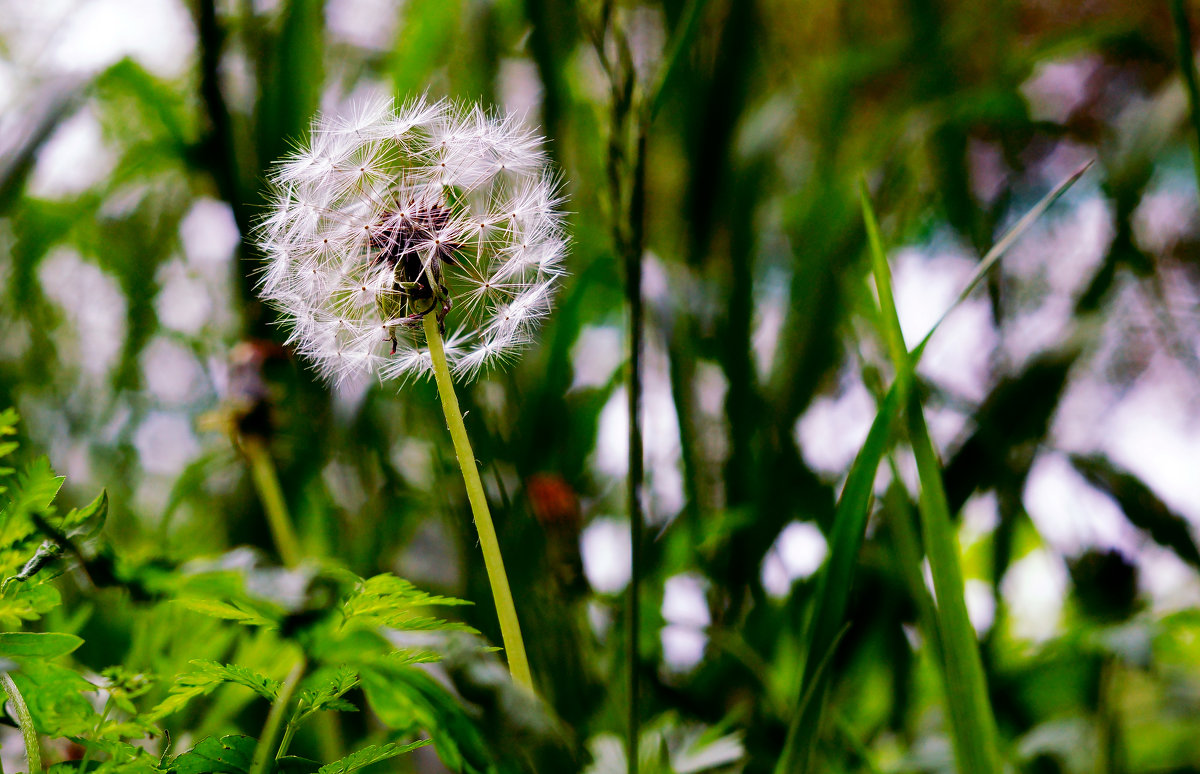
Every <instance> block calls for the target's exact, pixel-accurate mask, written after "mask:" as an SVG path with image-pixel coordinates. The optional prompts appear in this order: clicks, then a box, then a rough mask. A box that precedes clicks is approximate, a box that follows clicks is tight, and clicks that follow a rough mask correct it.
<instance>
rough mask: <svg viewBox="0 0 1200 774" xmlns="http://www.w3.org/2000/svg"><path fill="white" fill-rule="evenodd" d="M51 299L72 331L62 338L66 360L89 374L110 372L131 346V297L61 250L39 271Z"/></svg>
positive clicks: (93, 267) (98, 271)
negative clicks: (128, 344)
mask: <svg viewBox="0 0 1200 774" xmlns="http://www.w3.org/2000/svg"><path fill="white" fill-rule="evenodd" d="M38 279H39V280H40V281H41V284H42V290H43V292H44V293H45V294H46V296H47V297H48V298H50V299H51V300H52V301H54V302H55V303H57V304H58V305H59V306H61V307H62V309H63V312H64V314H65V315H66V318H67V320H68V321H70V323H71V325H70V328H68V329H65V330H61V331H60V332H59V341H58V344H59V347H60V359H62V360H64V361H67V362H75V363H78V364H79V366H80V367H81V368H82V369H83V371H84V373H87V374H89V375H91V376H95V377H100V376H103V375H105V374H107V373H108V372H109V370H110V369H111V368H112V367H113V366H114V365H115V364H116V362H117V358H119V357H120V354H121V348H122V347H123V346H124V344H125V328H126V304H125V294H124V293H122V292H121V288H120V286H119V285H118V284H117V281H116V280H115V279H113V278H112V277H110V276H109V275H108V274H106V273H105V272H104V271H103V270H102V269H101V268H100V267H99V266H97V265H95V264H94V263H90V262H89V261H86V260H84V259H83V257H82V256H81V255H79V253H77V252H75V251H74V250H73V249H71V248H67V247H59V248H55V249H54V250H53V251H51V253H50V254H49V255H48V256H47V257H46V258H45V259H44V260H43V261H42V263H41V266H39V267H38Z"/></svg>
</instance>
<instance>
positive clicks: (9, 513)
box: [0, 457, 64, 548]
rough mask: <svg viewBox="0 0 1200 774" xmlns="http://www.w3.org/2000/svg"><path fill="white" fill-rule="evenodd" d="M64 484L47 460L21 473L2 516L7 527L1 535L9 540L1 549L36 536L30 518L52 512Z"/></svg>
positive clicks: (9, 495) (34, 464)
mask: <svg viewBox="0 0 1200 774" xmlns="http://www.w3.org/2000/svg"><path fill="white" fill-rule="evenodd" d="M63 480H64V479H63V477H62V476H56V475H54V471H53V470H51V469H50V461H49V460H48V459H46V458H45V457H38V458H37V459H36V460H34V461H33V462H32V463H30V465H29V467H27V468H26V469H25V470H23V471H21V473H20V474H19V475H18V476H17V482H16V484H14V485H13V486H12V491H11V492H10V493H9V494H8V503H7V505H6V506H5V507H4V508H3V510H2V512H0V524H2V525H3V527H4V529H3V530H2V531H0V532H2V533H3V535H4V537H5V544H4V545H3V546H0V548H8V547H10V546H14V545H16V544H17V543H18V542H20V541H21V540H24V539H25V538H26V537H28V536H29V535H31V534H33V532H34V526H33V522H32V521H31V520H29V518H28V517H27V514H29V513H43V512H45V511H47V510H49V508H50V505H51V504H52V503H53V502H54V498H55V496H56V495H58V490H59V489H60V488H61V487H62V484H63Z"/></svg>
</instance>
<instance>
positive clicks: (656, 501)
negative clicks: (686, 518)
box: [592, 341, 684, 524]
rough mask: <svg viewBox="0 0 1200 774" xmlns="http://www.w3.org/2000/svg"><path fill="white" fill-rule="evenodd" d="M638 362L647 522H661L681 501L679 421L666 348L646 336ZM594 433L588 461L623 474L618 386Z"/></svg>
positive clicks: (624, 404) (625, 430)
mask: <svg viewBox="0 0 1200 774" xmlns="http://www.w3.org/2000/svg"><path fill="white" fill-rule="evenodd" d="M643 364H644V368H643V380H642V385H643V386H642V390H643V391H642V440H643V451H644V453H645V467H646V473H647V474H648V476H649V482H650V484H649V490H648V491H649V493H650V496H651V499H650V507H649V510H648V512H647V514H646V515H647V521H648V523H651V524H661V523H663V522H666V521H669V520H670V519H672V518H674V516H675V515H676V514H677V513H679V510H680V509H681V508H682V507H683V502H684V496H683V471H682V470H681V465H682V451H681V448H680V443H679V420H678V417H677V416H676V415H675V401H674V400H673V399H672V397H671V383H670V378H669V376H668V373H667V357H666V353H665V352H663V351H662V349H661V348H659V347H657V346H655V345H654V344H653V343H652V342H649V341H648V342H646V348H645V357H644V359H643ZM596 435H597V437H596V450H595V452H594V453H593V455H592V464H593V465H594V467H595V468H596V470H598V471H599V472H600V473H603V474H605V475H607V476H611V477H613V478H624V477H625V475H626V473H627V472H628V470H629V399H628V397H627V393H626V391H625V388H624V387H619V388H617V389H616V390H613V394H612V397H610V398H609V400H608V402H607V403H606V404H604V408H603V409H602V410H601V411H600V422H599V430H598V432H597V434H596Z"/></svg>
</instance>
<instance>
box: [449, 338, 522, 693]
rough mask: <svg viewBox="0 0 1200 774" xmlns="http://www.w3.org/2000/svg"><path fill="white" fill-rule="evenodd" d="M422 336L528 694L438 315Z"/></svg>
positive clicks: (513, 662)
mask: <svg viewBox="0 0 1200 774" xmlns="http://www.w3.org/2000/svg"><path fill="white" fill-rule="evenodd" d="M425 339H426V341H428V342H429V357H430V359H431V360H432V361H433V377H434V380H435V381H436V382H437V388H438V397H439V398H441V401H442V411H443V413H444V414H445V415H446V426H447V428H449V430H450V438H451V440H452V441H453V442H454V454H455V456H456V457H457V458H458V466H459V468H460V469H461V470H462V476H463V483H464V484H465V485H466V487H467V500H468V501H469V502H470V504H471V513H472V514H473V515H474V517H475V529H476V531H477V532H478V533H479V547H480V549H481V550H482V551H483V564H484V567H486V568H487V574H488V582H489V583H490V584H491V587H492V599H493V600H494V601H495V603H496V615H497V617H499V619H500V635H501V637H502V638H503V640H504V652H505V654H506V655H507V656H508V670H509V672H510V673H511V674H512V678H513V682H514V683H516V684H517V685H519V686H521V687H522V688H524V689H525V690H527V691H529V692H530V693H534V688H533V676H532V674H531V673H530V671H529V659H528V658H527V657H526V655H525V642H524V641H523V640H522V639H521V623H520V621H518V620H517V608H516V606H515V605H514V604H513V598H512V590H511V589H510V588H509V585H508V576H507V575H506V574H505V572H504V559H503V558H502V557H501V556H500V541H499V540H498V539H497V537H496V527H495V526H494V525H493V524H492V514H491V511H489V510H488V504H487V495H486V494H484V491H483V482H482V481H481V480H480V478H479V466H478V465H477V464H476V463H475V453H474V452H473V451H472V450H471V441H470V439H469V438H468V437H467V427H466V425H465V424H463V416H462V410H461V409H460V408H459V407H458V396H457V395H456V394H455V392H454V380H453V379H452V378H451V376H450V367H449V366H448V365H447V363H446V350H445V347H444V346H443V344H442V333H441V331H440V330H438V322H437V315H435V314H427V315H425Z"/></svg>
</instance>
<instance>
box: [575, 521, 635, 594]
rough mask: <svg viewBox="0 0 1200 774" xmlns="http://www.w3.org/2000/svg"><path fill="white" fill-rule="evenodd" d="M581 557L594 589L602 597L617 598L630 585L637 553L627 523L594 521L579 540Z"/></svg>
mask: <svg viewBox="0 0 1200 774" xmlns="http://www.w3.org/2000/svg"><path fill="white" fill-rule="evenodd" d="M579 554H580V556H581V558H582V559H583V573H584V575H586V576H587V579H588V583H590V584H591V585H592V588H593V589H595V590H596V591H599V592H600V593H602V594H616V593H617V592H619V591H620V590H621V589H623V588H625V587H626V586H627V585H629V578H630V575H631V574H632V568H631V564H630V563H631V562H632V561H633V559H632V557H633V552H632V550H631V543H630V542H629V522H628V520H626V519H618V518H609V517H601V518H598V519H593V520H592V521H591V523H589V524H588V525H587V526H586V527H584V528H583V532H582V533H581V534H580V536H579Z"/></svg>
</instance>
